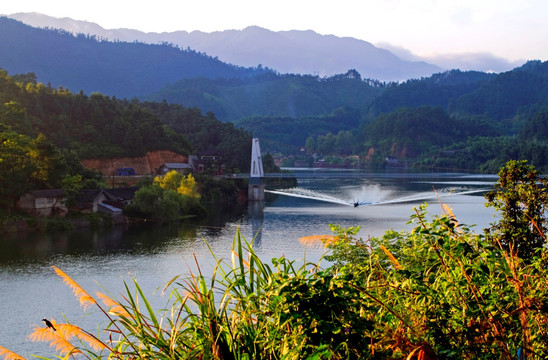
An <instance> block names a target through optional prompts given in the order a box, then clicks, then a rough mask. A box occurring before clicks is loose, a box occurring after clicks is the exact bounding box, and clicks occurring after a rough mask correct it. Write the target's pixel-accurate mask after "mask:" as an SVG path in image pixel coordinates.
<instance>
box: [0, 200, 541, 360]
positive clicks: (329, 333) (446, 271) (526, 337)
mask: <svg viewBox="0 0 548 360" xmlns="http://www.w3.org/2000/svg"><path fill="white" fill-rule="evenodd" d="M444 209H445V212H446V213H445V215H443V216H441V217H434V218H432V219H428V218H427V213H426V207H420V208H419V209H416V212H415V214H414V215H413V216H412V217H411V222H413V223H414V224H415V227H414V228H413V230H411V231H408V232H399V233H398V232H394V231H388V232H386V233H385V235H384V236H383V237H381V238H372V239H367V240H363V239H361V238H358V237H357V233H358V231H359V228H348V229H342V228H339V227H337V226H333V227H332V229H333V235H318V236H310V237H306V238H303V239H301V241H303V243H306V244H315V243H318V242H320V243H322V244H324V245H325V246H326V247H327V248H328V250H329V253H328V255H327V256H326V258H327V259H328V260H329V261H330V265H329V266H328V267H327V268H322V267H320V266H319V265H318V264H309V263H305V264H303V265H299V266H297V265H296V263H295V262H293V261H290V260H288V259H285V258H283V257H282V258H275V259H272V260H271V261H270V263H266V262H263V261H262V260H261V259H260V258H259V257H258V256H257V254H256V253H255V252H254V250H253V246H252V243H249V242H247V241H246V240H245V239H244V238H243V237H242V236H241V235H240V233H239V232H237V233H236V235H235V237H234V241H233V247H232V250H231V253H230V256H229V257H228V259H221V258H218V257H217V256H216V255H215V254H213V253H212V255H211V256H212V257H213V258H214V259H215V264H216V266H215V267H214V269H213V271H212V273H211V274H204V273H202V270H201V268H200V266H199V264H198V262H197V261H196V270H190V268H189V271H188V274H187V275H186V276H176V277H174V278H173V279H171V280H170V281H169V282H168V283H167V284H166V285H165V287H164V290H163V291H164V292H165V293H167V294H169V299H170V305H169V307H168V308H166V309H163V310H160V311H155V310H154V309H153V308H152V306H151V304H150V303H149V301H148V300H147V299H146V297H145V296H144V294H143V291H142V289H141V288H140V286H139V284H138V282H137V281H135V280H134V279H132V281H131V282H130V283H124V288H125V295H124V296H122V297H121V299H114V298H112V297H111V296H108V295H107V294H104V293H96V294H95V295H94V296H92V295H90V294H89V293H88V292H86V291H85V290H84V289H83V288H82V287H81V286H80V285H79V284H77V283H76V282H75V281H74V280H73V279H72V278H70V277H69V276H68V275H67V274H65V273H64V272H63V271H62V270H60V269H58V268H56V267H53V270H54V271H55V272H56V273H57V275H59V276H60V277H61V279H62V280H63V281H64V282H65V283H66V284H67V285H68V286H70V287H71V289H72V290H73V292H74V294H75V296H76V297H77V298H78V299H79V301H80V303H81V305H82V307H83V308H84V311H86V310H88V309H89V308H90V307H96V308H98V309H99V310H100V311H101V312H102V313H103V314H104V316H105V318H106V320H107V323H108V325H107V326H106V329H105V332H104V333H100V334H96V335H93V334H91V333H89V332H87V331H85V330H84V329H81V328H79V327H77V326H75V325H72V324H63V323H58V322H55V320H53V319H52V322H53V324H54V326H55V328H56V329H57V331H54V330H53V329H51V328H47V327H36V328H35V330H34V332H33V333H32V334H31V339H32V340H34V341H46V342H48V343H49V344H50V345H51V346H52V347H54V348H55V349H56V351H57V352H58V354H59V355H60V356H63V357H65V358H66V357H71V356H74V357H83V358H88V359H99V358H113V359H130V358H131V359H135V358H150V359H328V358H331V359H406V360H413V359H423V360H426V359H516V358H517V357H518V356H523V357H522V358H527V359H545V358H548V330H547V329H548V268H547V266H546V263H547V262H546V261H547V260H548V251H547V250H546V249H545V248H543V249H540V250H539V251H538V252H537V255H536V257H535V258H534V259H530V260H529V261H527V262H524V261H523V260H521V259H520V258H518V257H516V256H514V255H513V253H512V251H506V250H505V249H504V248H503V247H502V246H501V245H500V243H498V242H497V239H496V238H486V237H484V236H483V235H478V234H476V233H474V232H473V231H472V230H471V229H470V228H469V227H467V226H466V225H465V224H459V223H458V221H457V220H456V218H455V216H454V214H453V213H452V212H451V210H450V209H449V208H447V207H445V208H444ZM0 355H3V356H4V358H5V359H16V358H21V357H20V356H18V355H17V354H14V353H12V352H10V351H9V350H7V349H5V348H1V347H0Z"/></svg>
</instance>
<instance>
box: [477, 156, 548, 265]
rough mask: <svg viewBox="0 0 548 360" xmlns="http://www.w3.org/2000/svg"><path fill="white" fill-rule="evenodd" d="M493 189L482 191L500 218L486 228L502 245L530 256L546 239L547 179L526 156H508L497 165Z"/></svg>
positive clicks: (514, 252) (522, 256)
mask: <svg viewBox="0 0 548 360" xmlns="http://www.w3.org/2000/svg"><path fill="white" fill-rule="evenodd" d="M498 175H499V179H498V181H497V182H496V183H495V189H494V190H492V191H490V192H489V193H487V194H486V195H485V197H486V199H487V201H488V204H487V206H492V207H494V208H495V209H497V210H498V211H500V212H501V219H500V220H499V221H498V222H496V223H494V224H493V225H492V226H491V228H490V229H488V232H489V233H490V235H491V236H492V237H493V239H494V240H500V242H501V244H502V246H503V248H505V249H506V250H509V251H511V252H512V253H513V254H517V256H519V257H521V258H523V259H531V258H532V256H533V255H534V254H535V252H536V250H537V249H539V248H541V247H542V246H543V245H544V244H545V243H546V218H545V212H546V210H547V206H548V193H546V189H547V184H548V180H547V179H546V178H543V177H541V175H540V174H539V172H538V171H537V170H536V169H535V167H534V166H532V165H529V164H528V163H527V161H526V160H521V161H516V160H511V161H508V162H507V163H506V166H504V167H503V168H502V169H500V171H499V173H498Z"/></svg>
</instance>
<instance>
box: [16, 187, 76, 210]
mask: <svg viewBox="0 0 548 360" xmlns="http://www.w3.org/2000/svg"><path fill="white" fill-rule="evenodd" d="M65 202H66V198H65V194H64V193H63V190H60V189H50V190H33V191H30V192H28V193H27V194H25V195H23V196H21V198H20V199H19V200H18V201H17V208H18V209H21V210H23V211H26V212H27V213H29V214H31V215H34V216H61V217H63V216H65V214H66V213H67V212H68V208H67V206H66V204H65Z"/></svg>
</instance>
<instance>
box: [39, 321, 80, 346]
mask: <svg viewBox="0 0 548 360" xmlns="http://www.w3.org/2000/svg"><path fill="white" fill-rule="evenodd" d="M52 322H53V319H52ZM55 326H59V324H55ZM29 338H30V339H31V340H32V341H44V342H49V346H50V347H53V348H55V350H57V351H58V352H59V353H60V354H61V355H67V354H71V355H72V354H77V353H82V352H81V351H80V350H79V349H78V348H76V347H75V346H74V345H72V344H71V343H70V342H68V341H67V339H65V338H64V337H63V336H62V335H60V334H58V333H57V332H54V331H51V330H50V329H49V328H47V327H41V326H36V327H35V328H34V332H32V334H30V335H29Z"/></svg>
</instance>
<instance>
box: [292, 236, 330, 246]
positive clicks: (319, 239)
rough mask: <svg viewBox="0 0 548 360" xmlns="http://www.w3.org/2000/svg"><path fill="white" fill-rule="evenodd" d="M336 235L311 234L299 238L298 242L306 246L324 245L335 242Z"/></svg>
mask: <svg viewBox="0 0 548 360" xmlns="http://www.w3.org/2000/svg"><path fill="white" fill-rule="evenodd" d="M337 239H338V237H337V236H335V235H312V236H303V237H301V238H299V242H300V243H301V244H303V245H306V246H308V247H312V246H315V245H323V246H325V247H327V246H329V245H331V244H333V243H335V242H336V241H337Z"/></svg>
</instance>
